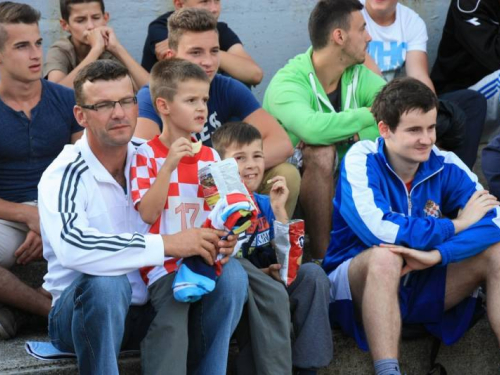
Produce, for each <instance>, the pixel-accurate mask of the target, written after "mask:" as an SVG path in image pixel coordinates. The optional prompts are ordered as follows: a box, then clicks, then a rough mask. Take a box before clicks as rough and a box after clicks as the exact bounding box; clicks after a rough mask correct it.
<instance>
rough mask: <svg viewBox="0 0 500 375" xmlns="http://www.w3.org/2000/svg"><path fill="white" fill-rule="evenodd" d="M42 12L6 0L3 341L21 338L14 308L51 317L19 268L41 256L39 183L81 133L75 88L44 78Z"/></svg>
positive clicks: (0, 196)
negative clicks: (16, 273)
mask: <svg viewBox="0 0 500 375" xmlns="http://www.w3.org/2000/svg"><path fill="white" fill-rule="evenodd" d="M39 20H40V13H39V12H38V11H37V10H35V9H33V8H32V7H30V6H29V5H26V4H21V3H14V2H10V1H4V2H1V3H0V77H1V79H0V129H1V134H2V135H1V137H0V181H1V183H0V186H1V187H0V304H2V305H0V340H2V339H8V338H11V337H13V336H14V335H15V333H16V321H15V319H14V316H13V315H12V313H11V311H10V310H9V309H8V308H6V307H5V306H4V304H5V305H7V306H12V307H15V308H18V309H21V310H24V311H27V312H29V313H32V314H37V315H41V316H44V317H46V316H48V314H49V310H50V304H51V301H50V295H49V294H48V293H47V292H46V291H45V290H44V289H42V288H40V289H38V290H35V289H33V288H31V287H29V286H27V285H25V284H24V283H23V282H21V281H20V280H19V279H18V278H17V277H16V276H14V275H13V274H12V273H11V272H10V271H9V269H10V268H11V267H12V266H13V265H14V264H16V263H17V264H23V265H25V264H28V263H30V262H32V261H34V260H38V259H41V258H42V239H41V237H40V222H39V217H38V208H37V185H38V182H39V181H40V177H41V176H42V173H43V171H44V170H45V168H47V166H48V165H49V164H50V163H51V162H52V160H54V159H55V157H56V156H57V155H58V154H59V152H60V151H61V150H62V149H63V147H64V146H65V145H66V144H68V143H70V142H74V141H76V140H77V139H78V138H79V137H80V136H81V134H82V129H81V128H80V126H78V124H77V122H76V121H75V118H74V116H73V106H74V104H75V100H74V97H73V92H72V90H69V89H67V88H66V87H62V86H59V85H57V84H54V83H52V82H47V81H45V80H43V79H41V75H42V37H41V36H40V30H39V27H38V21H39Z"/></svg>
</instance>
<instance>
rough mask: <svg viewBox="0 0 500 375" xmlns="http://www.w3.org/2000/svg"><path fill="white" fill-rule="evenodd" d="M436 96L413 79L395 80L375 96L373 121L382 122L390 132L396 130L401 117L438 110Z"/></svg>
mask: <svg viewBox="0 0 500 375" xmlns="http://www.w3.org/2000/svg"><path fill="white" fill-rule="evenodd" d="M438 106H439V102H438V99H437V97H436V94H434V93H433V92H432V90H431V89H430V88H429V87H427V86H426V85H425V84H423V83H422V82H420V81H419V80H417V79H415V78H410V77H404V78H396V79H394V80H392V81H391V82H389V83H388V84H387V85H385V86H384V87H383V88H382V90H381V91H380V92H379V93H378V94H377V97H376V98H375V101H374V102H373V105H372V109H371V110H372V113H373V116H374V117H375V120H376V121H377V123H378V122H380V121H383V122H384V123H386V124H387V125H388V126H389V129H391V131H392V132H394V131H395V130H396V128H397V127H398V124H399V120H401V116H402V115H404V114H405V113H408V112H411V111H413V110H419V111H422V112H423V113H427V112H429V111H430V110H432V109H434V108H438Z"/></svg>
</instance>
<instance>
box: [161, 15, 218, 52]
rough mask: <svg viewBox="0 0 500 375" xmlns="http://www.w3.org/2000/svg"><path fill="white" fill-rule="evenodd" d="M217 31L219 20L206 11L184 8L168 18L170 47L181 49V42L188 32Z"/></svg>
mask: <svg viewBox="0 0 500 375" xmlns="http://www.w3.org/2000/svg"><path fill="white" fill-rule="evenodd" d="M205 31H215V32H216V33H218V31H217V19H216V18H215V16H214V15H213V14H212V13H210V12H209V11H208V10H206V9H201V8H182V9H179V10H178V11H176V12H174V13H173V14H172V15H171V16H170V17H169V18H168V47H169V48H170V49H172V50H174V51H177V49H178V48H179V40H180V39H181V36H182V35H183V34H184V33H186V32H195V33H202V32H205Z"/></svg>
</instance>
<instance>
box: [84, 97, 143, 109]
mask: <svg viewBox="0 0 500 375" xmlns="http://www.w3.org/2000/svg"><path fill="white" fill-rule="evenodd" d="M116 103H120V106H121V107H122V108H123V109H130V108H132V107H133V106H134V105H135V104H137V97H135V96H133V97H129V98H123V99H120V100H108V101H105V102H100V103H96V104H82V105H81V106H80V107H82V108H85V109H90V110H92V111H96V112H99V113H110V112H112V111H113V110H114V109H115V106H116Z"/></svg>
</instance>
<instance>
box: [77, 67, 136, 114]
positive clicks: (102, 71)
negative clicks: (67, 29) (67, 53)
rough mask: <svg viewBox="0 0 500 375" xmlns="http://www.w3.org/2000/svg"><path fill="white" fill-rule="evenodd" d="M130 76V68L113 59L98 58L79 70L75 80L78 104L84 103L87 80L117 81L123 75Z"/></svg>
mask: <svg viewBox="0 0 500 375" xmlns="http://www.w3.org/2000/svg"><path fill="white" fill-rule="evenodd" d="M125 76H129V77H130V74H129V72H128V69H127V68H125V67H124V66H123V65H122V64H120V63H119V62H116V61H113V60H97V61H94V62H92V63H90V64H89V65H87V66H85V67H84V68H83V69H82V70H80V71H79V72H78V74H77V75H76V78H75V81H74V88H75V100H76V104H78V105H83V104H87V103H85V97H84V95H83V85H84V84H85V82H87V81H88V82H94V81H99V80H101V81H116V80H118V79H120V78H122V77H125Z"/></svg>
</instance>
